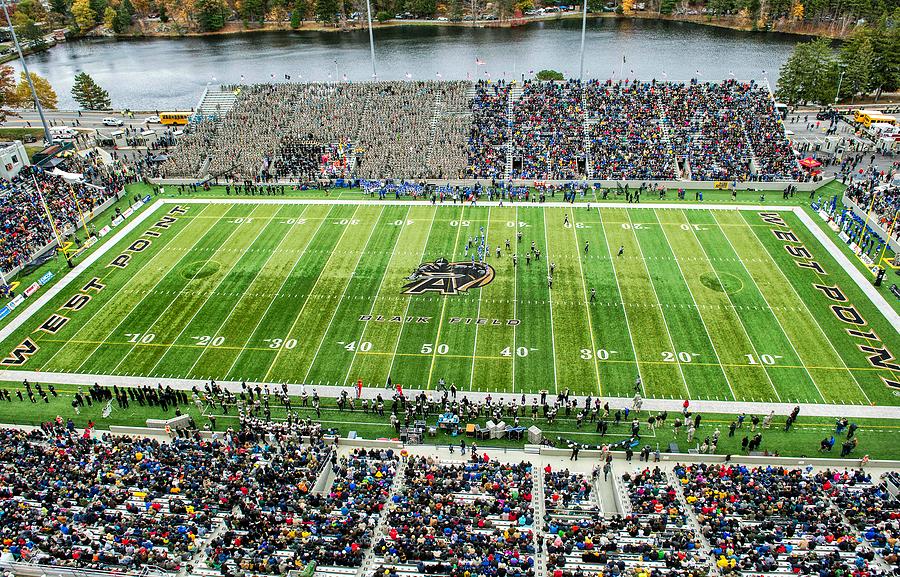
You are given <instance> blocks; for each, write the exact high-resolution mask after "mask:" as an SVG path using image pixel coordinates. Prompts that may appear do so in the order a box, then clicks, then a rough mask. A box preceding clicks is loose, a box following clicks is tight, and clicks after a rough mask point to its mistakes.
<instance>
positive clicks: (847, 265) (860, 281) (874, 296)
mask: <svg viewBox="0 0 900 577" xmlns="http://www.w3.org/2000/svg"><path fill="white" fill-rule="evenodd" d="M792 212H793V213H794V214H796V215H797V218H799V219H800V222H802V223H803V224H805V225H806V228H808V229H809V232H811V233H812V235H813V236H814V237H816V239H818V241H819V242H820V243H821V244H822V246H823V247H824V248H825V250H827V251H828V252H829V253H831V256H832V257H834V260H836V261H837V262H838V264H839V265H841V267H843V269H844V271H845V272H846V273H847V274H848V275H850V278H852V279H853V280H854V281H855V282H856V285H857V286H858V287H859V288H860V290H861V291H863V292H864V293H866V296H868V297H869V300H871V301H872V304H874V305H875V307H876V308H878V310H879V311H881V314H883V315H884V317H885V318H886V319H887V320H888V323H890V325H891V326H892V327H894V328H898V327H900V314H897V311H896V310H894V307H892V306H891V304H890V303H889V302H887V301H886V300H885V298H884V297H883V296H881V293H879V292H878V291H876V290H875V287H873V286H872V283H871V282H869V281H868V280H866V277H864V276H863V275H862V273H861V272H859V269H858V268H856V267H855V266H853V263H852V262H850V259H848V258H847V255H845V254H844V253H843V251H841V250H840V248H838V246H837V245H835V244H834V241H833V240H831V239H830V238H829V237H828V235H826V234H825V232H824V231H823V230H822V229H821V228H819V226H818V225H817V224H816V223H815V222H813V219H812V217H810V216H809V215H808V214H807V213H806V211H805V210H803V209H802V208H801V207H799V206H796V207H794V209H793V210H792ZM895 354H896V352H895Z"/></svg>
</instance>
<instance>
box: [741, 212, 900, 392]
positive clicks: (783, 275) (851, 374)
mask: <svg viewBox="0 0 900 577" xmlns="http://www.w3.org/2000/svg"><path fill="white" fill-rule="evenodd" d="M741 218H742V219H743V220H744V221H745V222H746V221H747V218H746V217H745V216H744V215H743V214H742V215H741ZM788 228H789V227H788ZM750 230H751V231H752V230H753V229H750ZM753 238H755V239H756V241H757V242H758V243H759V244H760V245H762V247H763V248H764V249H765V251H766V254H767V255H768V256H769V258H770V259H771V261H772V263H773V264H775V266H776V268H778V272H779V273H780V274H781V276H782V277H783V278H784V280H785V282H786V283H788V285H790V287H791V291H793V293H794V295H795V296H796V297H797V300H798V301H800V302H801V303H803V308H804V309H806V313H807V314H808V315H809V316H811V317H812V319H813V322H815V323H816V326H817V327H819V332H821V333H822V336H823V337H824V338H825V340H826V341H827V342H828V345H829V346H830V347H831V350H832V351H834V354H835V355H836V356H837V358H838V360H839V361H841V364H842V365H844V367H845V368H847V372H848V373H850V376H851V377H853V382H854V383H856V386H857V388H859V390H860V392H862V394H863V397H865V399H866V402H867V403H869V404H871V403H872V400H871V399H870V398H869V395H867V394H866V390H865V389H863V387H862V385H860V384H859V380H857V378H856V375H854V374H853V371H851V370H850V367H847V363H846V362H845V361H844V357H842V356H841V354H840V353H839V352H838V350H837V348H836V347H835V346H834V343H833V342H831V339H830V338H829V337H828V334H827V333H826V332H825V329H823V328H822V325H821V324H819V319H818V318H817V317H816V316H815V315H813V314H812V311H811V310H809V305H807V304H806V301H804V300H803V299H802V298H800V293H798V292H797V289H796V288H794V285H793V284H791V281H790V280H788V278H787V275H786V274H784V271H783V270H781V267H780V266H779V265H778V263H777V262H776V261H775V257H774V256H772V253H770V252H769V249H768V248H766V246H765V245H764V244H763V242H762V240H761V239H760V238H759V237H758V236H756V233H755V232H754V233H753ZM816 278H817V279H818V280H819V282H820V283H821V282H822V277H821V275H819V273H816ZM891 374H893V373H891ZM816 388H818V387H816ZM820 392H821V391H820ZM822 400H825V399H824V396H823V399H822Z"/></svg>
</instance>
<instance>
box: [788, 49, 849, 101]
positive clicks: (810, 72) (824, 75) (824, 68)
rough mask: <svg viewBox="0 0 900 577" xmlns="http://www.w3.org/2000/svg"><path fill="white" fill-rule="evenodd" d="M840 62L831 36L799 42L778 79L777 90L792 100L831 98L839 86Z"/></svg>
mask: <svg viewBox="0 0 900 577" xmlns="http://www.w3.org/2000/svg"><path fill="white" fill-rule="evenodd" d="M837 80H838V66H837V60H836V58H835V56H834V52H833V51H832V49H831V45H830V40H829V39H827V38H819V39H818V40H813V41H811V42H805V43H801V44H797V46H796V47H795V48H794V53H793V54H791V56H790V58H788V59H787V62H785V63H784V66H782V67H781V76H780V77H779V79H778V88H777V90H776V94H777V96H778V98H779V99H780V100H783V101H785V102H787V103H788V104H795V103H797V102H818V103H821V104H824V103H826V102H831V100H832V99H833V98H834V95H835V90H836V89H837Z"/></svg>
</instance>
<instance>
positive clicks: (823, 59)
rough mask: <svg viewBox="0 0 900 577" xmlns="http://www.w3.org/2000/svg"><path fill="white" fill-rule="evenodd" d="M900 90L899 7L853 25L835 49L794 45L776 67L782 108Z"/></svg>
mask: <svg viewBox="0 0 900 577" xmlns="http://www.w3.org/2000/svg"><path fill="white" fill-rule="evenodd" d="M898 88H900V8H898V9H896V10H894V12H893V13H892V14H891V15H890V16H884V17H882V18H880V19H879V20H878V21H876V22H873V23H871V24H867V25H861V26H857V27H856V28H855V29H854V30H853V32H852V33H851V34H850V36H849V37H848V38H847V40H846V41H845V42H843V43H841V45H840V46H839V47H835V46H834V44H833V43H832V41H830V40H828V39H824V38H819V39H816V40H812V41H810V42H804V43H800V44H797V46H796V47H795V48H794V52H793V53H792V54H791V56H790V57H789V58H788V60H787V61H786V62H785V63H784V65H783V66H782V67H781V74H780V77H779V79H778V87H777V90H776V96H777V97H778V99H779V100H781V101H783V102H785V103H787V104H802V103H815V104H830V103H833V102H837V101H846V100H851V101H852V100H854V99H856V98H862V97H868V96H872V97H874V98H875V99H878V98H879V97H880V96H881V93H882V92H893V91H896V90H897V89H898Z"/></svg>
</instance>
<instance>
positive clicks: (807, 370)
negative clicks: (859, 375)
mask: <svg viewBox="0 0 900 577" xmlns="http://www.w3.org/2000/svg"><path fill="white" fill-rule="evenodd" d="M710 212H711V214H712V215H713V220H715V221H716V224H718V223H719V219H718V218H717V217H716V214H715V213H714V212H712V211H710ZM722 236H724V237H725V240H726V241H728V246H730V247H731V250H732V251H733V252H734V254H738V251H737V249H736V248H735V247H734V243H732V242H731V239H730V238H729V237H728V235H727V234H725V231H724V230H723V231H722ZM754 238H756V235H754ZM756 240H757V243H758V244H762V243H761V242H759V239H758V238H757V239H756ZM763 248H765V247H763ZM772 264H774V265H775V268H777V269H778V270H779V272H781V268H779V267H778V264H777V263H775V262H774V261H772ZM741 266H742V267H743V269H744V271H745V272H746V273H747V276H748V277H749V278H750V280H752V281H753V284H754V286H756V292H758V293H759V294H760V296H761V297H762V298H763V302H765V303H766V306H767V307H769V309H771V310H772V316H773V317H774V318H775V322H776V323H778V326H779V328H781V333H782V334H783V335H784V339H785V340H786V341H787V342H788V344H789V345H791V350H792V351H794V355H796V356H797V360H798V361H800V364H801V365H803V370H804V371H806V376H808V377H809V380H810V382H812V384H813V386H814V387H815V388H816V390H817V391H818V392H819V396H820V397H821V398H822V402H825V395H823V394H822V390H821V389H820V388H819V384H818V383H816V380H815V379H814V378H813V376H812V374H811V373H810V372H809V369H808V368H806V363H804V362H803V357H801V356H800V353H799V352H797V347H796V346H794V341H792V340H791V338H790V337H789V336H788V334H787V331H786V330H784V325H783V324H781V319H779V318H778V315H776V314H775V309H773V308H772V305H770V304H769V299H767V298H766V295H765V294H763V291H762V289H760V288H759V285H757V284H756V281H755V280H754V279H753V275H752V274H750V269H748V268H747V265H745V264H744V263H741ZM782 276H784V273H783V272H782ZM785 280H787V278H785ZM788 284H790V282H788ZM792 288H793V287H792ZM795 294H796V293H795ZM857 386H859V385H857Z"/></svg>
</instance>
